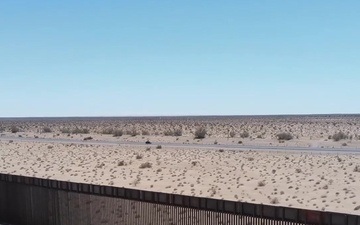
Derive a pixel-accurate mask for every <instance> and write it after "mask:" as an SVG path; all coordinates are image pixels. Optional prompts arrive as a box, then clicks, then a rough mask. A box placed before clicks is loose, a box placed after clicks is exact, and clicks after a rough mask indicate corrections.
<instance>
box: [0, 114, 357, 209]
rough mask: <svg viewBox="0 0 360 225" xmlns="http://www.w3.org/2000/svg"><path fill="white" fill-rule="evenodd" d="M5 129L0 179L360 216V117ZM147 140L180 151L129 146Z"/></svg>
mask: <svg viewBox="0 0 360 225" xmlns="http://www.w3.org/2000/svg"><path fill="white" fill-rule="evenodd" d="M199 130H203V131H205V135H204V137H198V135H199ZM0 132H1V133H0V135H1V136H0V173H10V174H17V175H24V176H33V177H41V178H51V179H57V180H66V181H75V182H84V183H93V184H101V185H110V186H119V187H129V188H135V189H143V190H151V191H158V192H167V193H177V194H184V195H191V196H201V197H210V198H218V199H227V200H234V201H242V202H252V203H262V204H269V205H281V206H289V207H296V208H306V209H315V210H323V211H334V212H344V213H350V214H357V215H359V214H360V116H358V115H321V116H316V115H314V116H247V117H246V116H243V117H236V116H234V117H229V116H223V117H147V118H146V117H145V118H27V119H26V118H16V119H11V118H4V119H0ZM25 137H28V138H29V137H30V138H31V139H26V140H25V141H24V140H21V139H22V138H25ZM86 138H91V140H92V141H99V142H100V143H99V144H96V143H95V144H94V143H93V142H91V143H89V142H87V141H85V140H84V139H86ZM40 139H46V140H48V142H46V143H43V142H39V141H37V140H40ZM53 139H62V140H68V142H67V143H60V142H53V143H52V142H51V140H53ZM71 140H77V141H81V143H79V142H76V143H71ZM147 140H149V141H151V142H154V143H176V144H177V145H175V146H161V145H159V146H146V145H143V146H141V145H132V144H125V143H128V142H132V143H141V144H144V142H145V141H147ZM101 141H103V142H106V141H111V142H112V143H114V142H119V144H112V145H104V144H101ZM187 144H191V146H189V147H187V146H186V145H187ZM196 144H198V145H199V147H196ZM180 145H181V147H179V146H180ZM205 145H208V146H209V147H208V148H207V147H204V146H205ZM221 145H239V146H247V147H246V149H236V148H234V149H221V148H220V147H217V146H221ZM251 146H253V148H252V147H251ZM256 146H272V147H276V146H279V147H281V148H279V150H278V151H277V150H274V149H273V150H271V151H270V150H266V149H262V150H259V149H256ZM292 147H304V148H306V147H311V149H312V150H313V151H300V150H298V151H295V150H292ZM332 148H336V149H338V150H337V151H316V149H319V150H321V149H329V150H331V149H332ZM342 149H343V150H344V151H343V152H342ZM346 149H352V150H355V151H353V152H348V151H345V150H346ZM357 149H359V151H356V150H357Z"/></svg>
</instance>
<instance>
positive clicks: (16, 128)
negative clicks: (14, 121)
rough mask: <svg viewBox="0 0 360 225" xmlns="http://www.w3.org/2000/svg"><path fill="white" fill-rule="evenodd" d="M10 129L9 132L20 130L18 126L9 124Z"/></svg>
mask: <svg viewBox="0 0 360 225" xmlns="http://www.w3.org/2000/svg"><path fill="white" fill-rule="evenodd" d="M10 131H11V133H14V134H15V133H17V132H20V129H19V128H18V127H16V126H11V128H10Z"/></svg>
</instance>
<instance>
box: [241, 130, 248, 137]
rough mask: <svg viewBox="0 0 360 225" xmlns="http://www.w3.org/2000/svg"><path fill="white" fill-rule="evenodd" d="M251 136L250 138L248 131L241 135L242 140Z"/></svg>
mask: <svg viewBox="0 0 360 225" xmlns="http://www.w3.org/2000/svg"><path fill="white" fill-rule="evenodd" d="M249 136H250V134H249V132H247V131H243V132H242V133H240V137H241V138H248V137H249Z"/></svg>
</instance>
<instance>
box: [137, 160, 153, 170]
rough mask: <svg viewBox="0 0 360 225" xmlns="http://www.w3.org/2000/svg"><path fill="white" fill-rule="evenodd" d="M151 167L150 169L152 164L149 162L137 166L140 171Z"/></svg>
mask: <svg viewBox="0 0 360 225" xmlns="http://www.w3.org/2000/svg"><path fill="white" fill-rule="evenodd" d="M151 167H152V164H151V163H149V162H145V163H142V164H141V165H140V166H139V168H140V169H145V168H151Z"/></svg>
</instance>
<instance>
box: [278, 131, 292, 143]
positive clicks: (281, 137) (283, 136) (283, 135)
mask: <svg viewBox="0 0 360 225" xmlns="http://www.w3.org/2000/svg"><path fill="white" fill-rule="evenodd" d="M276 137H277V139H278V140H286V141H289V140H291V139H293V136H292V135H291V134H290V133H285V132H282V133H280V134H277V135H276Z"/></svg>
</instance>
